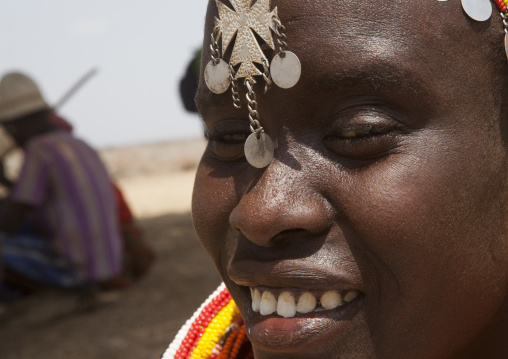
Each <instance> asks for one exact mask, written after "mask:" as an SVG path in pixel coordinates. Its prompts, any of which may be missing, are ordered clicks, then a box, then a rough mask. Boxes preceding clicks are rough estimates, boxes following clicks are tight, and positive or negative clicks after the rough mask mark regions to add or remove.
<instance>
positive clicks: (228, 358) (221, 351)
mask: <svg viewBox="0 0 508 359" xmlns="http://www.w3.org/2000/svg"><path fill="white" fill-rule="evenodd" d="M239 355H243V356H242V359H253V358H254V355H253V353H252V348H251V344H250V342H249V341H248V339H247V334H246V332H245V325H244V323H243V319H242V317H241V315H240V311H239V310H238V307H237V306H236V304H235V302H234V301H233V299H232V298H231V295H230V294H229V292H228V290H227V289H226V287H225V285H224V284H221V285H220V286H219V288H217V290H216V291H215V292H214V293H213V294H212V295H211V296H210V297H209V298H208V299H207V300H206V301H205V302H204V303H203V304H202V305H201V307H200V308H199V309H198V310H197V311H196V312H195V313H194V315H193V316H192V317H191V319H189V320H188V321H187V322H186V323H185V325H184V326H183V327H182V328H181V329H180V331H179V332H178V334H177V335H176V337H175V339H174V340H173V342H172V343H171V345H170V346H169V348H168V349H167V350H166V352H165V353H164V355H163V356H162V357H161V359H235V358H237V359H240V357H239Z"/></svg>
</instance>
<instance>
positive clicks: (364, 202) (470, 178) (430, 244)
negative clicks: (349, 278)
mask: <svg viewBox="0 0 508 359" xmlns="http://www.w3.org/2000/svg"><path fill="white" fill-rule="evenodd" d="M426 148H427V149H428V151H432V152H431V153H425V152H417V151H415V153H419V154H420V156H418V157H416V156H408V155H402V154H401V155H398V156H393V157H391V158H389V159H387V161H385V162H383V163H379V164H377V165H376V166H375V167H373V168H369V169H367V170H365V171H364V172H363V173H358V174H356V175H355V178H354V179H352V180H351V183H354V184H355V188H350V189H349V191H350V192H351V193H354V194H352V195H351V196H350V197H347V201H346V207H347V209H348V213H353V214H356V216H355V215H352V216H351V219H350V223H351V225H352V226H353V227H354V228H353V230H354V233H356V235H357V236H358V238H361V240H362V241H363V243H364V245H365V246H366V247H367V248H368V249H367V251H369V252H370V253H371V256H370V257H371V258H374V260H375V261H377V263H376V265H375V267H377V268H384V269H382V272H383V273H382V275H381V277H382V279H381V281H382V283H381V287H382V288H392V289H393V290H386V291H383V292H382V295H381V297H380V301H381V303H380V305H379V306H380V308H382V310H380V312H379V314H376V315H379V318H382V321H383V322H385V323H391V324H390V325H391V326H392V329H393V328H398V327H401V326H403V327H408V326H411V327H413V328H415V333H414V335H415V336H416V337H417V338H418V337H428V335H429V334H428V333H429V332H434V333H438V334H436V335H435V337H436V341H439V340H441V339H440V338H441V337H442V338H443V340H445V338H447V340H452V339H451V338H450V337H447V335H448V336H449V335H451V334H450V333H451V331H449V330H448V331H445V332H442V331H441V330H442V328H451V327H453V328H454V329H455V330H454V331H453V332H455V333H459V332H461V331H463V333H462V334H464V332H468V333H467V334H471V332H469V331H472V330H475V328H476V329H477V328H480V327H481V325H482V323H483V324H484V323H485V321H486V320H488V318H489V317H490V316H492V315H493V313H494V312H495V310H497V308H498V307H499V305H500V304H501V303H502V301H503V300H504V299H503V298H504V296H505V294H504V293H506V291H507V288H506V282H507V278H506V277H507V276H506V272H507V269H508V261H507V258H508V248H507V245H506V242H507V240H506V234H505V233H507V232H506V218H505V213H506V211H505V209H504V206H503V202H504V199H503V198H501V196H500V193H503V189H504V188H505V187H506V184H505V177H506V175H505V174H504V173H503V172H502V171H501V170H500V169H502V168H506V166H505V164H504V163H502V160H501V161H500V162H499V163H493V162H492V161H493V160H491V159H489V160H486V159H485V158H481V156H480V155H479V154H480V153H481V151H476V150H474V149H473V150H472V151H468V152H467V153H469V152H471V153H470V155H464V151H467V149H466V147H464V148H462V150H456V151H454V152H450V151H446V149H444V148H439V145H438V144H436V145H435V146H432V145H429V146H426ZM444 154H446V155H444ZM489 161H490V162H489ZM345 195H346V196H347V194H345ZM470 298H475V299H474V300H470ZM479 302H481V303H482V306H481V308H479V306H478V303H479ZM393 313H398V314H400V315H399V316H394V315H393ZM422 323H425V324H424V325H423V324H422ZM439 333H440V334H439ZM438 337H439V338H438ZM417 338H415V340H418V339H417Z"/></svg>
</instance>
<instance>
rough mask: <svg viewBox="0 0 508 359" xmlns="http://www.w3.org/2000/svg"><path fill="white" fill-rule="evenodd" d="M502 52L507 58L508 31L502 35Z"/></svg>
mask: <svg viewBox="0 0 508 359" xmlns="http://www.w3.org/2000/svg"><path fill="white" fill-rule="evenodd" d="M504 52H505V54H506V57H507V58H508V33H507V34H505V35H504Z"/></svg>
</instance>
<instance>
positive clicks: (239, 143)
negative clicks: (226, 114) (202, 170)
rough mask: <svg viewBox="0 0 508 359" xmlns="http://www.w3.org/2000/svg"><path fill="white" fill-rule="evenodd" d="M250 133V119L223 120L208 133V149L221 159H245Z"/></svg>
mask: <svg viewBox="0 0 508 359" xmlns="http://www.w3.org/2000/svg"><path fill="white" fill-rule="evenodd" d="M249 135H250V132H249V123H248V121H241V123H238V122H237V121H222V122H220V123H218V124H216V125H214V126H213V127H212V129H211V130H210V131H209V132H207V133H206V138H207V139H208V149H209V150H210V151H211V154H212V155H213V156H214V157H216V158H218V159H219V160H221V161H226V162H232V161H237V160H243V159H244V150H243V147H244V144H245V141H246V140H247V137H248V136H249Z"/></svg>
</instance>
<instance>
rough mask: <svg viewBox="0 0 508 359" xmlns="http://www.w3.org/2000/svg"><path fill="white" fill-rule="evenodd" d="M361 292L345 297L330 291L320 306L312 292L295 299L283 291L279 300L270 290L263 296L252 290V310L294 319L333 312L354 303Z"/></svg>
mask: <svg viewBox="0 0 508 359" xmlns="http://www.w3.org/2000/svg"><path fill="white" fill-rule="evenodd" d="M359 294H360V292H358V291H356V290H351V291H349V292H347V293H346V294H345V295H344V296H341V294H340V293H338V292H335V291H328V292H326V293H323V294H322V295H321V296H320V299H319V301H320V306H319V304H318V302H317V299H316V296H315V295H314V294H312V293H311V292H308V291H306V292H303V293H301V294H300V295H299V296H298V301H297V300H296V299H295V294H293V293H292V292H291V291H288V290H286V291H282V292H281V293H280V294H279V298H278V299H277V298H276V297H275V295H274V294H273V293H272V292H270V291H269V290H264V291H263V294H261V291H260V290H259V289H258V288H254V289H252V288H251V297H252V310H253V311H254V312H259V313H260V314H261V315H270V314H273V313H274V312H277V314H278V315H280V316H281V317H284V318H292V317H294V316H295V315H296V313H310V312H312V311H319V310H331V309H334V308H337V307H338V306H340V305H343V304H345V303H349V302H351V301H353V300H354V299H355V298H356V297H358V295H359Z"/></svg>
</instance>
